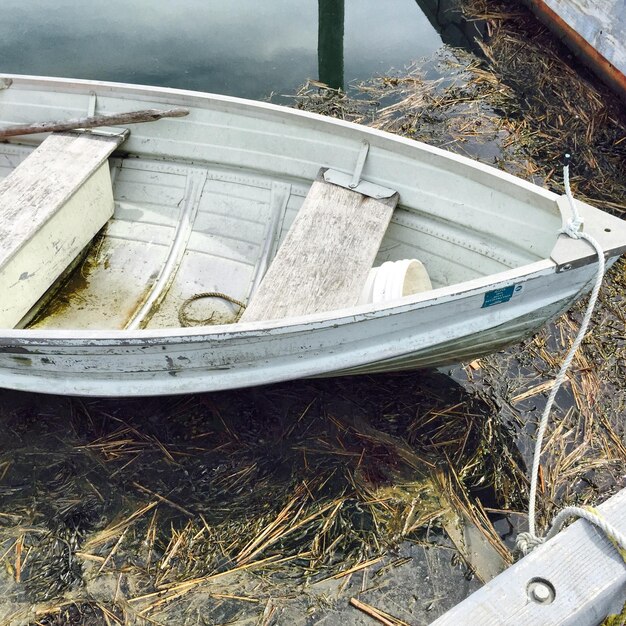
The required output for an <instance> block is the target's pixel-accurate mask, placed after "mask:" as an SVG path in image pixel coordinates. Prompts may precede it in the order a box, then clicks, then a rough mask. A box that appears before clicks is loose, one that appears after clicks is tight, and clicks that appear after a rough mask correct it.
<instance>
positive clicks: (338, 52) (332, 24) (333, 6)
mask: <svg viewBox="0 0 626 626" xmlns="http://www.w3.org/2000/svg"><path fill="white" fill-rule="evenodd" d="M318 2H319V21H318V35H317V63H318V76H319V79H320V81H321V82H323V83H326V84H327V85H328V86H329V87H333V88H334V89H343V88H344V68H343V65H344V64H343V35H344V21H345V2H344V0H318Z"/></svg>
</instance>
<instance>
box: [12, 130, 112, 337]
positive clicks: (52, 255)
mask: <svg viewBox="0 0 626 626" xmlns="http://www.w3.org/2000/svg"><path fill="white" fill-rule="evenodd" d="M120 142H121V138H120V137H115V138H103V137H97V136H86V135H76V134H66V135H52V136H50V137H48V139H46V140H45V141H44V142H43V143H42V144H41V146H39V148H38V149H37V150H35V151H34V152H33V153H32V154H31V155H30V156H29V157H28V158H27V159H26V160H24V161H23V162H22V163H21V164H20V165H19V166H18V167H16V168H15V170H14V171H13V172H12V173H11V175H10V176H8V177H7V178H5V179H4V180H3V181H2V182H1V183H0V292H1V293H2V294H3V298H2V302H1V303H0V327H8V328H10V327H12V326H15V325H16V324H17V323H18V322H19V321H20V319H21V318H22V317H23V316H24V315H25V314H26V313H27V312H28V311H29V310H30V309H31V307H32V306H33V305H34V304H35V303H36V302H37V300H39V298H40V297H41V296H42V295H43V293H44V292H45V291H46V289H48V288H49V287H50V286H51V285H52V283H53V282H54V280H56V278H58V276H60V274H61V273H62V272H63V271H64V270H65V268H66V267H67V266H68V265H69V264H70V263H71V262H72V261H73V260H74V258H75V257H76V255H77V254H78V253H79V252H80V251H81V250H82V249H83V248H84V246H85V245H86V244H87V243H88V242H89V241H90V240H91V239H92V237H93V236H94V235H95V234H96V232H97V231H98V230H100V228H102V226H103V225H104V224H105V223H106V221H107V220H108V219H109V218H110V217H111V215H112V213H113V196H112V190H111V181H110V176H109V169H108V165H107V163H106V159H107V158H108V156H109V154H110V153H111V152H112V151H113V150H114V149H115V148H116V147H117V146H118V145H119V143H120Z"/></svg>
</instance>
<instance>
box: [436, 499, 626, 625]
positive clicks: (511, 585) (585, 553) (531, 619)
mask: <svg viewBox="0 0 626 626" xmlns="http://www.w3.org/2000/svg"><path fill="white" fill-rule="evenodd" d="M598 510H599V511H600V514H601V515H602V517H603V518H604V519H605V520H606V521H607V522H609V523H610V524H612V525H613V526H615V528H617V529H618V530H620V531H621V532H622V533H624V532H626V515H625V512H626V490H622V491H620V492H619V493H617V494H616V495H614V496H613V497H611V498H610V499H609V500H607V501H606V502H605V503H604V504H602V505H601V506H599V507H598ZM533 579H543V580H546V581H548V582H549V583H550V584H551V585H552V586H553V588H554V591H555V592H556V594H555V598H554V602H552V603H550V604H538V603H537V602H534V601H533V600H532V599H531V598H530V596H529V592H528V586H529V583H530V582H531V581H532V580H533ZM616 602H617V603H618V604H620V605H623V604H624V602H626V564H625V563H624V560H623V558H622V557H621V556H620V555H619V553H618V551H617V550H616V548H615V546H614V545H613V544H612V543H611V542H610V541H609V539H607V537H606V536H605V535H604V534H603V533H602V531H600V530H599V529H597V528H596V527H595V526H593V525H592V524H589V523H588V522H586V521H582V520H580V521H577V522H575V523H573V524H572V525H571V526H569V527H568V528H566V529H565V530H563V531H562V532H560V533H559V534H558V535H557V536H556V537H554V539H552V540H551V541H549V542H547V543H546V544H544V545H543V546H540V547H539V548H537V549H535V550H534V551H533V552H531V554H529V555H528V556H526V557H524V558H523V559H521V560H520V561H519V562H517V563H516V564H515V565H513V566H511V567H510V568H508V569H507V570H506V571H504V572H503V573H502V574H500V575H499V576H497V577H496V578H494V579H493V580H491V581H490V582H489V583H487V584H486V585H485V586H484V587H482V588H481V589H479V590H478V591H476V592H475V593H473V594H472V595H471V596H470V597H469V598H467V599H466V600H464V601H463V602H461V603H460V604H458V605H457V606H456V607H454V608H453V609H451V610H450V611H448V612H447V613H445V614H444V615H443V616H442V617H440V618H439V619H437V620H436V621H435V622H433V626H465V625H467V626H475V625H476V624H480V625H481V626H506V625H511V626H518V625H519V624H533V626H587V625H595V624H599V623H600V622H602V620H604V619H605V618H606V617H607V614H608V612H609V611H610V610H612V607H613V606H614V604H615V603H616Z"/></svg>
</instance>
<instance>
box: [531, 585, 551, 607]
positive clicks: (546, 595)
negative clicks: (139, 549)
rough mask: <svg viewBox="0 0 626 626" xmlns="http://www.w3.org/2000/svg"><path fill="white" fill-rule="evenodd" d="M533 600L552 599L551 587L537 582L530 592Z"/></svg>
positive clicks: (544, 600)
mask: <svg viewBox="0 0 626 626" xmlns="http://www.w3.org/2000/svg"><path fill="white" fill-rule="evenodd" d="M530 593H531V595H532V597H533V600H536V601H537V602H542V603H543V602H547V601H548V600H549V599H550V595H551V594H550V589H549V587H547V586H546V585H544V584H543V583H537V584H536V585H535V586H534V587H533V588H532V591H531V592H530Z"/></svg>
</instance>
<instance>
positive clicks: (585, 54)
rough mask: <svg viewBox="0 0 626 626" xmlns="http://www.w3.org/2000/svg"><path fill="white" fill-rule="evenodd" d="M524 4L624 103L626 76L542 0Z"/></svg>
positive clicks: (527, 0) (528, 1) (530, 0)
mask: <svg viewBox="0 0 626 626" xmlns="http://www.w3.org/2000/svg"><path fill="white" fill-rule="evenodd" d="M526 4H527V5H528V6H530V8H531V10H532V11H533V13H535V15H536V16H537V17H538V18H539V19H540V20H541V21H542V22H544V24H546V25H547V26H549V27H550V28H551V29H552V30H553V31H554V32H556V33H557V34H558V35H559V36H560V37H561V38H562V39H563V40H564V41H565V43H566V44H567V45H568V46H569V48H570V49H571V50H572V51H573V52H575V53H576V54H577V55H579V56H580V57H581V60H582V61H584V62H585V64H586V65H587V66H588V67H590V68H591V69H592V70H593V71H594V72H595V73H596V74H597V75H598V76H599V77H600V78H602V79H603V80H604V82H606V83H607V84H608V85H609V86H610V87H611V88H612V89H613V90H615V91H616V92H617V93H618V94H619V96H620V97H621V98H622V100H624V101H625V102H626V76H625V75H624V74H622V72H621V71H620V70H619V69H618V68H617V67H615V66H614V65H613V64H612V63H611V62H610V61H608V60H607V59H605V58H604V57H603V56H602V55H601V54H600V53H599V52H598V51H597V50H596V49H595V48H594V47H593V46H592V45H591V44H590V43H589V42H588V41H587V40H586V39H584V38H583V37H582V36H581V35H580V34H579V33H578V32H576V30H574V29H573V28H572V27H571V26H570V25H569V24H568V23H567V22H565V20H564V19H563V18H562V17H561V16H560V15H559V14H558V13H556V12H555V11H554V10H552V9H551V8H550V7H549V6H548V5H547V4H546V3H545V2H544V0H526Z"/></svg>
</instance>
